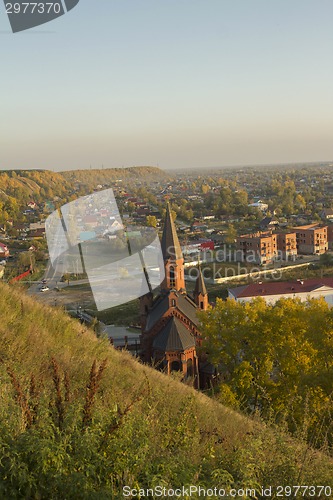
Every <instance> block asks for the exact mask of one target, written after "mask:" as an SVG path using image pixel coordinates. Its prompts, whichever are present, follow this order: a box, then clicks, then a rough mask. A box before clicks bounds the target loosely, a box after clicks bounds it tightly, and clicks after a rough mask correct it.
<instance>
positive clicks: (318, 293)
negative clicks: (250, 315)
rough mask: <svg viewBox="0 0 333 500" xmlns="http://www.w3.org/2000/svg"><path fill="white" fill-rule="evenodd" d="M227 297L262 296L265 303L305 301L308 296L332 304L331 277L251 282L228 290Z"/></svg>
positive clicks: (332, 284)
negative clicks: (281, 300)
mask: <svg viewBox="0 0 333 500" xmlns="http://www.w3.org/2000/svg"><path fill="white" fill-rule="evenodd" d="M228 297H229V298H230V299H234V300H237V301H238V302H249V301H251V300H253V299H255V298H257V297H262V298H263V299H264V300H265V301H266V302H267V304H275V302H277V301H278V300H279V299H282V298H285V299H296V298H297V299H300V300H301V301H302V302H305V301H306V300H307V299H308V298H310V299H319V298H320V297H324V299H325V300H326V302H327V303H328V304H329V305H330V306H333V278H312V279H308V280H297V281H272V282H269V283H265V282H262V281H259V282H258V283H251V284H249V285H244V286H238V287H235V288H230V289H229V290H228Z"/></svg>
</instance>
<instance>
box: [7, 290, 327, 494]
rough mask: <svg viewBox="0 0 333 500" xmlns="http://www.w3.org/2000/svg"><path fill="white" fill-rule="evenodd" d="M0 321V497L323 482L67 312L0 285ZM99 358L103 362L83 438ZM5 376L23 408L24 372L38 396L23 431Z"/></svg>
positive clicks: (297, 458) (274, 435)
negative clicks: (63, 385)
mask: <svg viewBox="0 0 333 500" xmlns="http://www.w3.org/2000/svg"><path fill="white" fill-rule="evenodd" d="M0 317H1V321H0V338H1V344H0V455H1V459H2V460H0V497H4V498H21V497H22V498H24V497H25V495H31V496H26V498H28V497H29V498H59V497H64V496H66V498H95V496H94V494H95V492H98V493H96V498H121V497H122V496H121V487H122V486H123V485H124V484H125V485H126V484H130V485H132V486H135V485H136V486H138V485H140V486H148V485H154V484H165V485H166V486H176V485H180V484H199V483H200V484H206V485H207V486H224V487H228V485H233V486H235V487H255V486H256V485H258V484H259V485H261V484H265V485H270V484H273V485H274V484H275V485H277V484H286V485H288V484H330V480H331V475H332V473H331V471H332V467H333V462H332V461H331V460H330V459H329V458H328V457H327V456H325V455H323V454H321V453H319V452H315V451H313V450H309V449H307V448H306V447H305V445H304V444H302V443H301V442H296V441H295V440H291V439H290V438H289V437H288V436H286V435H284V434H283V433H282V432H279V431H277V430H274V429H271V428H268V427H267V426H265V425H264V424H262V423H260V422H256V421H254V420H251V419H249V418H246V417H244V416H242V415H240V414H238V413H235V412H234V411H232V410H229V409H227V408H225V407H223V406H221V405H220V404H218V403H217V402H215V401H213V400H211V399H209V398H208V397H206V396H205V395H203V394H200V393H198V392H196V391H194V390H192V389H191V388H190V387H187V386H185V385H184V384H182V383H180V382H178V381H177V380H174V379H172V378H170V377H169V378H168V377H166V376H165V375H163V374H161V373H158V372H157V371H155V370H153V369H151V368H149V367H146V366H142V365H141V364H139V363H138V362H137V361H136V360H135V359H133V358H132V357H131V355H129V354H128V353H123V352H118V351H115V350H114V349H113V348H112V347H111V346H109V345H108V343H107V341H106V340H98V339H96V338H95V336H94V335H93V333H92V332H90V331H89V330H87V329H86V328H85V327H83V326H82V325H80V324H79V323H78V322H77V321H75V320H72V319H70V318H69V317H67V316H66V315H65V314H64V313H63V311H62V310H60V309H58V310H57V309H53V308H45V307H43V306H41V305H39V304H37V303H35V302H33V300H31V299H30V298H28V297H26V296H24V295H22V292H20V291H19V290H13V289H10V288H9V287H8V286H7V285H1V286H0ZM51 357H53V358H55V360H56V363H57V365H58V369H59V373H60V375H61V378H62V376H63V374H64V373H65V372H67V373H68V376H69V381H70V399H71V402H70V403H68V404H67V406H66V405H65V410H66V417H65V423H64V424H63V427H62V430H59V429H57V428H56V427H57V426H56V425H55V424H54V422H55V421H56V419H55V418H54V419H53V423H52V419H50V416H49V415H50V414H52V411H53V415H54V411H56V410H55V406H54V405H53V406H52V408H53V410H52V408H51V407H50V403H49V402H50V400H54V399H55V398H56V394H55V390H54V387H53V381H52V372H51V371H50V359H51ZM94 359H96V360H97V363H98V365H100V363H101V362H102V361H103V360H104V359H106V360H107V365H106V368H105V371H104V373H103V376H102V379H101V384H100V387H99V390H98V392H97V394H96V400H95V402H94V404H93V418H92V422H91V424H90V425H89V426H88V427H86V429H85V430H83V429H82V413H84V410H83V406H84V398H85V394H86V385H87V379H88V375H89V371H90V369H91V365H92V362H93V361H94ZM8 368H9V369H10V370H11V372H12V373H14V375H15V377H16V379H17V380H18V381H19V383H20V386H21V389H22V392H23V393H24V394H25V397H26V398H27V399H28V387H29V380H30V377H31V374H34V376H35V380H36V384H37V386H38V387H39V391H40V393H41V394H40V396H39V400H40V404H39V410H38V412H37V413H38V415H39V417H38V419H37V422H36V423H35V424H34V425H33V426H32V427H30V429H27V428H26V425H25V424H24V422H23V419H22V412H21V410H20V407H19V405H18V403H17V401H15V397H14V388H13V384H12V383H11V380H10V376H9V375H8V371H7V370H8ZM61 390H63V389H61ZM52 398H53V399H52ZM50 408H51V410H52V411H51V410H50ZM49 420H50V422H51V423H50V425H46V424H45V422H48V421H49ZM106 429H109V431H106ZM51 434H52V436H51V437H50V435H51ZM100 441H103V443H102V445H100ZM35 443H36V444H35ZM50 443H52V444H50ZM92 443H93V444H92ZM25 448H26V450H27V452H26V453H25ZM44 448H45V450H46V451H45V450H44ZM49 448H50V449H51V450H52V452H50V450H49ZM43 450H44V451H43ZM47 450H48V451H47ZM59 450H61V451H59ZM4 457H5V458H4ZM13 457H15V458H13ZM55 457H56V458H55ZM64 457H65V458H64ZM12 484H15V485H21V486H20V488H21V492H18V491H17V489H15V488H18V486H15V487H14V486H12ZM78 489H79V491H81V496H78V494H77V492H78ZM27 492H28V493H27ZM36 492H38V494H39V495H40V496H38V495H37V493H36ZM21 494H22V496H20V495H21ZM85 495H86V496H85ZM317 498H318V497H317Z"/></svg>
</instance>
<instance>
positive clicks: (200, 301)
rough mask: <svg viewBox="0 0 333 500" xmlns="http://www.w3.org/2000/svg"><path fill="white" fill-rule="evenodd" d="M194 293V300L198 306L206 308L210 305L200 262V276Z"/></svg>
mask: <svg viewBox="0 0 333 500" xmlns="http://www.w3.org/2000/svg"><path fill="white" fill-rule="evenodd" d="M193 295H194V301H195V303H196V304H197V306H198V307H199V308H200V309H203V310H206V309H207V307H208V293H207V288H206V285H205V281H204V278H203V275H202V272H201V267H200V264H199V263H198V277H197V279H196V282H195V288H194V294H193Z"/></svg>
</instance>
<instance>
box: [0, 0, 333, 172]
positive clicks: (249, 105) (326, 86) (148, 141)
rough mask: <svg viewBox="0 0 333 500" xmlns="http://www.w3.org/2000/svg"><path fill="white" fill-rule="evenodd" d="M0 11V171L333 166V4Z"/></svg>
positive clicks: (317, 0) (227, 2)
mask: <svg viewBox="0 0 333 500" xmlns="http://www.w3.org/2000/svg"><path fill="white" fill-rule="evenodd" d="M0 8H1V10H0V61H1V72H0V90H1V93H0V95H1V98H0V105H1V107H0V169H5V168H48V169H57V170H61V169H72V168H86V167H89V165H92V166H93V167H100V166H101V165H102V164H103V165H104V167H118V166H132V165H157V164H158V165H159V166H160V167H161V168H176V167H177V168H179V167H188V168H190V167H195V168H198V167H211V166H224V165H236V164H254V163H279V162H294V161H316V160H332V159H333V30H332V20H333V2H332V0H292V1H290V0H275V1H274V0H98V1H97V0H81V1H80V3H79V4H78V6H77V7H76V8H75V9H73V10H72V11H71V12H69V13H68V14H67V15H65V16H63V17H61V18H59V19H57V20H55V21H53V22H51V23H49V24H46V25H44V26H41V27H39V28H36V29H34V30H30V31H26V32H22V33H18V34H15V35H13V34H12V33H11V32H10V31H9V29H10V27H9V22H8V19H7V17H6V14H5V11H4V6H3V3H2V2H1V5H0Z"/></svg>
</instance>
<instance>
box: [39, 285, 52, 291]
mask: <svg viewBox="0 0 333 500" xmlns="http://www.w3.org/2000/svg"><path fill="white" fill-rule="evenodd" d="M48 290H50V289H49V287H48V286H42V287H41V288H40V289H39V291H40V292H47V291H48Z"/></svg>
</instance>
